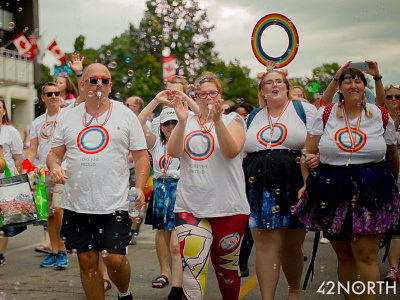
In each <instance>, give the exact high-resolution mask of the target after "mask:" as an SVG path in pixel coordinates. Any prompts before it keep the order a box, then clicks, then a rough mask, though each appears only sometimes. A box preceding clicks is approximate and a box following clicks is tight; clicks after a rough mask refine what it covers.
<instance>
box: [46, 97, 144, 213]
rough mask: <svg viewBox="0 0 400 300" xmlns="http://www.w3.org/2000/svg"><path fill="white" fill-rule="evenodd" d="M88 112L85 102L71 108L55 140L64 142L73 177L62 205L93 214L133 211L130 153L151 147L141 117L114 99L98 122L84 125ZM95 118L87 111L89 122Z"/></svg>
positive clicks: (55, 134) (60, 124)
mask: <svg viewBox="0 0 400 300" xmlns="http://www.w3.org/2000/svg"><path fill="white" fill-rule="evenodd" d="M84 114H85V105H78V106H77V107H74V108H72V109H70V110H68V111H67V112H66V113H65V114H64V115H63V118H61V119H60V121H59V125H58V126H57V128H56V131H55V133H54V137H53V139H52V148H54V147H59V146H62V145H65V146H66V150H67V151H66V154H67V158H66V162H67V167H66V173H67V176H68V179H67V182H66V184H65V186H64V191H63V194H62V197H61V201H60V207H61V208H65V209H69V210H72V211H75V212H79V213H90V214H108V213H112V212H114V211H116V210H128V201H127V196H128V188H129V182H128V180H129V169H128V155H129V151H130V150H143V149H146V140H145V138H144V134H143V131H142V130H141V126H140V123H139V120H138V118H137V117H136V116H135V114H133V113H132V112H131V111H130V110H129V108H127V107H125V106H124V105H118V104H117V102H115V101H113V100H111V108H110V110H109V112H105V113H104V114H102V115H101V116H100V117H99V118H98V123H97V120H96V118H93V120H92V122H91V124H89V125H88V126H84V124H83V116H84ZM108 117H109V119H108V121H107V122H106V123H105V124H104V125H103V126H101V125H100V124H103V123H104V122H105V120H106V119H107V118H108ZM90 119H91V116H90V115H89V114H87V113H86V122H89V120H90Z"/></svg>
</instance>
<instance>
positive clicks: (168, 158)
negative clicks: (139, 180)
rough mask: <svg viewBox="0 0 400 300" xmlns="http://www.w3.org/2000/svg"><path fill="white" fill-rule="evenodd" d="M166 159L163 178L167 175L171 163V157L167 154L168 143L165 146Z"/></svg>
mask: <svg viewBox="0 0 400 300" xmlns="http://www.w3.org/2000/svg"><path fill="white" fill-rule="evenodd" d="M164 158H165V166H164V172H163V177H165V175H166V174H167V170H168V167H169V164H170V161H171V156H170V155H169V154H168V152H167V142H166V143H165V145H164Z"/></svg>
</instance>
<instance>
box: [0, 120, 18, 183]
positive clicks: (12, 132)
mask: <svg viewBox="0 0 400 300" xmlns="http://www.w3.org/2000/svg"><path fill="white" fill-rule="evenodd" d="M0 145H1V146H2V147H3V154H4V159H5V160H6V164H7V167H8V168H9V169H10V172H11V175H13V176H14V175H16V171H15V161H14V158H13V154H23V151H24V143H23V140H22V136H21V133H20V132H19V131H18V129H17V128H15V127H14V126H13V125H7V124H3V126H1V127H0ZM4 177H5V174H4V172H3V173H0V178H4Z"/></svg>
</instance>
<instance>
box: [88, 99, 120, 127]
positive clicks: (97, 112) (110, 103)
mask: <svg viewBox="0 0 400 300" xmlns="http://www.w3.org/2000/svg"><path fill="white" fill-rule="evenodd" d="M108 103H109V105H108V110H107V115H106V120H105V121H104V122H103V124H100V123H99V120H98V117H99V115H98V114H99V107H97V110H96V113H95V114H94V115H93V116H92V118H91V119H90V120H89V122H86V114H87V110H86V103H85V112H84V113H83V126H85V127H87V126H89V125H90V124H91V123H92V121H93V119H94V117H96V122H97V124H99V125H100V126H104V125H106V123H107V122H108V120H109V119H110V116H111V111H112V107H113V103H112V102H111V101H110V100H108Z"/></svg>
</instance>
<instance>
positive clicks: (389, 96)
mask: <svg viewBox="0 0 400 300" xmlns="http://www.w3.org/2000/svg"><path fill="white" fill-rule="evenodd" d="M393 97H394V98H395V99H396V100H400V95H386V100H392V99H393Z"/></svg>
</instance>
